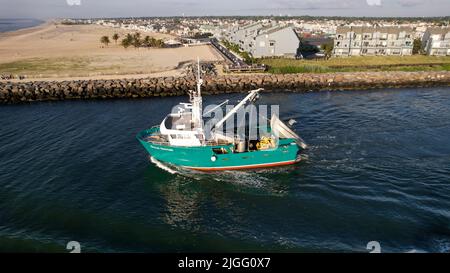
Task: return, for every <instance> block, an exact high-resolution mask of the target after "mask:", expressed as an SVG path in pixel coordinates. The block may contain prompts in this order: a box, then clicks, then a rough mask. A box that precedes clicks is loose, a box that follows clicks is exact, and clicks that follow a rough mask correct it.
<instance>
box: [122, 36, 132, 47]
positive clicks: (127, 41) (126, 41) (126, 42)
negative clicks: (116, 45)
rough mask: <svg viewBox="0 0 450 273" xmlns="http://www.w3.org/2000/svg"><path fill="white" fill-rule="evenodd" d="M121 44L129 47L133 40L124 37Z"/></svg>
mask: <svg viewBox="0 0 450 273" xmlns="http://www.w3.org/2000/svg"><path fill="white" fill-rule="evenodd" d="M120 44H121V45H122V46H123V48H125V49H127V48H128V47H129V46H130V45H131V41H130V40H129V39H128V38H124V39H123V40H122V42H121V43H120Z"/></svg>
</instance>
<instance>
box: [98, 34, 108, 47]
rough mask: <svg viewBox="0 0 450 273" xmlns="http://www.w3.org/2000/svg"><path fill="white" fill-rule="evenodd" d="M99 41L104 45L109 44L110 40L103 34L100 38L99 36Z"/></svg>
mask: <svg viewBox="0 0 450 273" xmlns="http://www.w3.org/2000/svg"><path fill="white" fill-rule="evenodd" d="M100 42H101V43H102V44H104V45H106V46H108V45H109V43H110V41H109V37H108V36H103V37H102V38H100Z"/></svg>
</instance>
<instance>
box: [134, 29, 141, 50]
mask: <svg viewBox="0 0 450 273" xmlns="http://www.w3.org/2000/svg"><path fill="white" fill-rule="evenodd" d="M132 37H133V38H132V44H133V46H134V47H135V48H139V47H141V45H142V41H141V34H140V33H139V32H136V33H135V34H134V35H133V36H132Z"/></svg>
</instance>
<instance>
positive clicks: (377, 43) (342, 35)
mask: <svg viewBox="0 0 450 273" xmlns="http://www.w3.org/2000/svg"><path fill="white" fill-rule="evenodd" d="M413 33H414V32H413V29H412V28H409V27H337V29H336V37H335V40H334V50H333V55H334V56H367V55H398V56H404V55H412V50H413V44H414V35H413Z"/></svg>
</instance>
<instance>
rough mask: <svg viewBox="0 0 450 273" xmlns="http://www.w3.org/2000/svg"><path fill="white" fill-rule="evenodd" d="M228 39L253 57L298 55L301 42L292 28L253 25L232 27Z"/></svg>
mask: <svg viewBox="0 0 450 273" xmlns="http://www.w3.org/2000/svg"><path fill="white" fill-rule="evenodd" d="M226 37H227V39H228V40H229V41H230V42H232V43H234V44H237V45H239V47H240V48H241V49H242V50H244V51H246V52H249V53H250V54H251V55H252V56H253V57H256V58H260V57H275V56H277V57H291V58H294V57H295V56H296V55H297V50H298V47H299V44H300V40H299V38H298V36H297V34H296V32H295V31H294V29H293V27H292V26H289V25H287V26H283V25H279V24H275V25H272V24H270V23H269V24H265V25H263V24H262V23H252V24H247V25H244V26H242V27H236V26H234V27H232V28H231V29H230V30H229V32H228V34H227V35H226Z"/></svg>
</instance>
